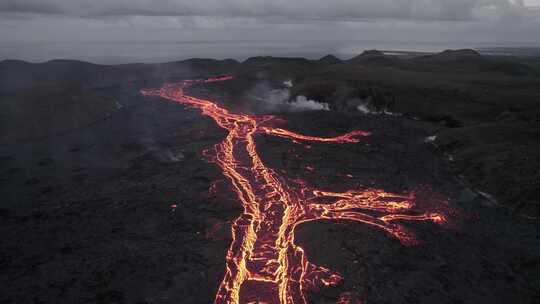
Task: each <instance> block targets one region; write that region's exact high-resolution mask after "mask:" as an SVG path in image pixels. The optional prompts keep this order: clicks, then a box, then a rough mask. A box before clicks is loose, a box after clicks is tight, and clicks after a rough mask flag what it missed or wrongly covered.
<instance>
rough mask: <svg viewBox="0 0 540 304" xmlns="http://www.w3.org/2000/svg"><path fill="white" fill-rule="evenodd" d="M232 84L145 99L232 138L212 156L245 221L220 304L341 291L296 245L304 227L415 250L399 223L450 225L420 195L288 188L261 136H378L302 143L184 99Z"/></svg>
mask: <svg viewBox="0 0 540 304" xmlns="http://www.w3.org/2000/svg"><path fill="white" fill-rule="evenodd" d="M228 79H230V77H221V78H214V79H208V80H197V81H192V80H187V81H183V82H180V83H176V84H167V85H165V86H163V87H162V88H160V89H147V90H142V91H141V93H142V94H143V95H146V96H160V97H162V98H165V99H167V100H170V101H172V102H175V103H179V104H183V105H187V106H192V107H196V108H198V109H200V110H202V114H203V115H206V116H209V117H211V118H212V119H213V120H214V121H215V122H216V123H217V124H218V125H219V126H220V127H221V128H223V129H225V130H227V131H228V135H227V136H226V138H225V139H224V140H223V141H222V142H221V143H219V144H217V145H216V146H215V147H214V148H213V150H211V151H206V155H207V156H209V157H210V158H211V159H212V161H213V162H214V163H215V164H217V165H218V166H219V167H220V168H221V169H222V171H223V174H224V175H225V176H226V177H227V178H228V179H229V180H230V182H231V184H232V189H233V190H234V192H235V193H236V195H237V196H238V199H239V200H240V202H241V204H242V206H243V213H242V214H241V215H240V216H239V217H238V218H237V219H236V220H235V221H234V222H233V223H232V228H231V230H232V244H231V245H230V247H229V249H228V252H227V256H226V269H225V275H224V278H223V280H222V282H221V284H220V286H219V289H218V291H217V294H216V297H215V303H216V304H221V303H272V304H274V303H275V304H277V303H279V304H302V303H307V298H306V294H307V291H308V290H314V289H317V288H318V287H319V286H331V285H336V284H337V283H339V281H340V280H342V278H341V276H340V275H339V274H337V273H335V272H332V271H330V270H329V269H326V268H323V267H318V266H315V265H313V264H311V263H310V262H309V261H308V260H307V257H306V254H305V253H304V250H303V249H302V248H301V247H299V246H297V245H296V244H295V240H294V234H295V227H297V226H298V225H299V224H301V223H305V222H309V221H317V220H346V221H353V222H359V223H363V224H367V225H370V226H372V227H375V228H378V229H381V230H383V231H384V232H386V233H387V234H388V235H389V236H391V237H393V238H395V239H397V240H399V241H400V242H401V243H402V244H404V245H412V244H414V243H415V242H416V240H415V237H414V235H412V234H411V233H410V232H408V231H407V230H406V229H405V228H404V227H403V226H401V225H400V224H399V223H398V222H401V221H407V220H410V221H433V222H435V223H442V222H444V216H443V215H442V214H439V213H429V212H422V211H420V210H415V207H416V206H415V197H414V194H408V195H402V194H392V193H387V192H385V191H384V190H379V189H360V190H349V191H346V192H342V193H338V192H331V191H324V190H319V189H310V188H309V187H308V186H296V188H295V187H293V186H290V185H288V184H287V183H286V181H285V178H284V177H281V176H279V175H278V174H277V173H276V172H275V171H274V170H272V169H271V168H268V167H266V166H265V164H264V163H263V161H262V159H261V157H260V156H259V154H258V152H257V146H256V142H255V137H256V136H257V135H258V134H267V135H269V136H279V137H282V138H287V139H291V140H295V141H308V142H326V143H336V144H355V143H358V142H360V141H361V140H362V138H363V137H366V136H369V135H370V133H369V132H364V131H353V132H350V133H347V134H344V135H342V136H337V137H330V138H321V137H313V136H306V135H301V134H297V133H294V132H291V131H287V130H284V129H278V128H273V127H271V126H268V124H267V122H268V121H269V120H270V119H271V118H269V116H262V117H257V116H253V115H244V114H234V113H230V112H229V111H228V110H227V109H225V108H223V107H221V106H219V105H218V104H217V103H215V102H212V101H210V100H204V99H199V98H195V97H191V96H188V95H185V94H184V89H185V88H186V87H188V86H190V85H192V84H194V83H204V82H213V81H225V80H228ZM343 300H345V302H347V301H346V299H343ZM343 300H341V301H340V302H343Z"/></svg>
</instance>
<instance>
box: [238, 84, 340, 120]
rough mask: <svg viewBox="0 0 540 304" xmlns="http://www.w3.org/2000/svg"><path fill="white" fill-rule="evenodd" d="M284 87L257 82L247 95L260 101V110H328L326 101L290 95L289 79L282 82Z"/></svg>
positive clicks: (290, 85)
mask: <svg viewBox="0 0 540 304" xmlns="http://www.w3.org/2000/svg"><path fill="white" fill-rule="evenodd" d="M283 86H284V88H280V89H275V88H272V87H271V86H270V85H269V84H268V83H259V84H257V85H256V86H255V88H253V89H252V90H251V91H250V92H249V93H248V96H249V97H250V98H253V99H255V100H257V101H258V102H259V103H260V106H261V108H262V110H264V111H270V112H274V111H275V112H304V111H330V106H329V105H328V104H327V103H322V102H318V101H315V100H311V99H308V98H307V97H306V96H302V95H300V96H296V98H292V97H291V92H290V88H291V87H292V86H293V83H292V81H291V80H286V81H284V82H283Z"/></svg>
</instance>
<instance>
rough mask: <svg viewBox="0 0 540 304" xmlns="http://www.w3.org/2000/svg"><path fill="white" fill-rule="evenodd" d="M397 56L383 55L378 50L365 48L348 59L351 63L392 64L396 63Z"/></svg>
mask: <svg viewBox="0 0 540 304" xmlns="http://www.w3.org/2000/svg"><path fill="white" fill-rule="evenodd" d="M398 60H399V59H398V58H395V57H391V56H388V55H385V54H384V53H383V52H381V51H379V50H367V51H364V52H362V54H360V55H358V56H356V57H353V58H352V59H350V60H349V62H351V63H359V64H363V65H375V66H392V65H395V64H397V63H398Z"/></svg>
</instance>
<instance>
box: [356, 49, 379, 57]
mask: <svg viewBox="0 0 540 304" xmlns="http://www.w3.org/2000/svg"><path fill="white" fill-rule="evenodd" d="M359 56H361V57H366V56H384V53H383V52H381V51H379V50H366V51H363V52H362V54H360V55H359Z"/></svg>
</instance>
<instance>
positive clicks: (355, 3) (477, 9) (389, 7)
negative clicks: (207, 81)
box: [0, 0, 524, 20]
mask: <svg viewBox="0 0 540 304" xmlns="http://www.w3.org/2000/svg"><path fill="white" fill-rule="evenodd" d="M523 7H524V6H523V0H362V1H359V0H334V1H328V0H297V1H292V0H273V1H267V0H198V1H192V0H162V1H156V0H93V1H87V0H2V1H1V2H0V12H4V13H8V12H11V13H35V14H59V15H65V16H70V17H93V18H96V17H107V16H214V17H263V16H264V17H285V18H291V19H293V18H301V19H323V20H336V19H338V20H339V19H373V18H390V19H401V20H472V19H477V18H485V17H489V16H493V15H497V16H501V15H508V14H510V15H516V14H518V13H520V12H521V11H522V10H523Z"/></svg>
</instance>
